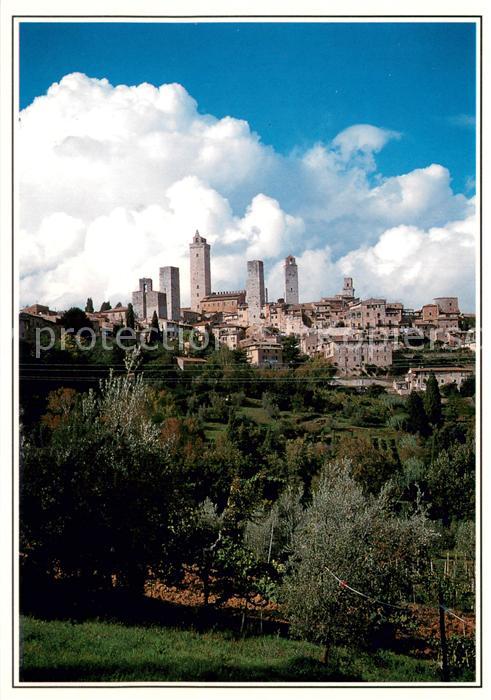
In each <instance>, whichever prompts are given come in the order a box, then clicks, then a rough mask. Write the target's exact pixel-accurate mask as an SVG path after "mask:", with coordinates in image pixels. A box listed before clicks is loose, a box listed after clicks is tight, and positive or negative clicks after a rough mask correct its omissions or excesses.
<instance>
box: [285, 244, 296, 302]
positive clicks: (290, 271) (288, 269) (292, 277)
mask: <svg viewBox="0 0 491 700" xmlns="http://www.w3.org/2000/svg"><path fill="white" fill-rule="evenodd" d="M285 303H287V304H298V265H297V263H296V261H295V258H294V257H293V255H289V256H288V257H287V258H285Z"/></svg>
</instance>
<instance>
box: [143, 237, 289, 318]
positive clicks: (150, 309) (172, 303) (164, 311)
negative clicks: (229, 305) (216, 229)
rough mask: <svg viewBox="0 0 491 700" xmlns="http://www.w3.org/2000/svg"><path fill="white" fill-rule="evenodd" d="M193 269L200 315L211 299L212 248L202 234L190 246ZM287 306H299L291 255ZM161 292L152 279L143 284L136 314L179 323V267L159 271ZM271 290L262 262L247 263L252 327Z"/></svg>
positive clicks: (194, 305)
mask: <svg viewBox="0 0 491 700" xmlns="http://www.w3.org/2000/svg"><path fill="white" fill-rule="evenodd" d="M189 265H190V309H191V311H194V312H197V313H199V312H200V311H201V302H202V300H203V299H204V298H206V297H208V296H209V295H211V272H210V244H209V243H207V241H206V238H203V236H201V235H200V233H199V231H196V233H195V234H194V237H193V240H192V242H191V243H190V244H189ZM284 271H285V303H287V304H298V266H297V263H296V261H295V258H294V257H293V256H292V255H289V256H288V257H287V258H286V260H285V265H284ZM159 287H160V288H159V290H158V291H157V290H154V289H153V282H152V280H151V279H150V278H148V277H143V278H142V279H140V280H139V289H138V291H136V292H133V295H132V302H133V308H134V310H135V314H136V316H137V317H138V318H140V319H150V318H152V316H153V313H154V311H155V312H156V313H157V316H158V318H163V319H169V320H173V321H178V320H179V319H180V318H181V295H180V282H179V268H178V267H171V266H167V267H161V268H160V269H159ZM267 297H268V290H267V289H266V287H265V285H264V264H263V261H262V260H249V261H248V263H247V285H246V302H247V306H248V313H249V323H250V324H251V325H253V324H255V323H258V322H259V319H260V315H261V309H262V307H263V306H264V304H265V303H267V301H268V298H267Z"/></svg>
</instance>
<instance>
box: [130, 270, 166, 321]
mask: <svg viewBox="0 0 491 700" xmlns="http://www.w3.org/2000/svg"><path fill="white" fill-rule="evenodd" d="M131 298H132V303H133V310H134V312H135V316H136V318H137V319H138V320H139V321H148V322H150V321H151V320H152V317H153V312H154V311H156V312H157V317H158V318H159V319H163V318H167V299H166V296H165V294H164V293H163V292H157V291H154V289H153V282H152V280H151V279H150V277H142V278H141V279H140V280H139V289H138V291H136V292H133V294H132V295H131Z"/></svg>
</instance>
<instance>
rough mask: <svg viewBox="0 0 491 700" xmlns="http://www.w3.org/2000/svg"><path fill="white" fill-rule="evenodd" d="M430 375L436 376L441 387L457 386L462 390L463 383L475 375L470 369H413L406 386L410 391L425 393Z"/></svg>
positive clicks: (407, 377)
mask: <svg viewBox="0 0 491 700" xmlns="http://www.w3.org/2000/svg"><path fill="white" fill-rule="evenodd" d="M430 374H434V375H435V378H436V381H437V382H438V384H439V385H440V386H444V385H445V384H454V383H455V384H456V385H457V387H458V388H459V389H460V386H461V385H462V382H463V381H464V379H467V377H470V376H471V375H472V374H474V370H473V369H471V368H468V367H411V368H410V370H409V372H408V373H407V374H406V384H407V388H408V390H409V391H424V390H425V389H426V382H427V381H428V379H429V377H430Z"/></svg>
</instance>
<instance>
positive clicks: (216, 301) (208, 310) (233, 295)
mask: <svg viewBox="0 0 491 700" xmlns="http://www.w3.org/2000/svg"><path fill="white" fill-rule="evenodd" d="M245 299H246V292H245V290H244V289H241V290H239V291H236V292H213V293H212V294H209V295H208V296H206V297H203V299H202V300H201V312H202V313H204V314H217V313H226V314H235V313H237V310H238V308H239V306H241V305H242V304H244V303H245Z"/></svg>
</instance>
